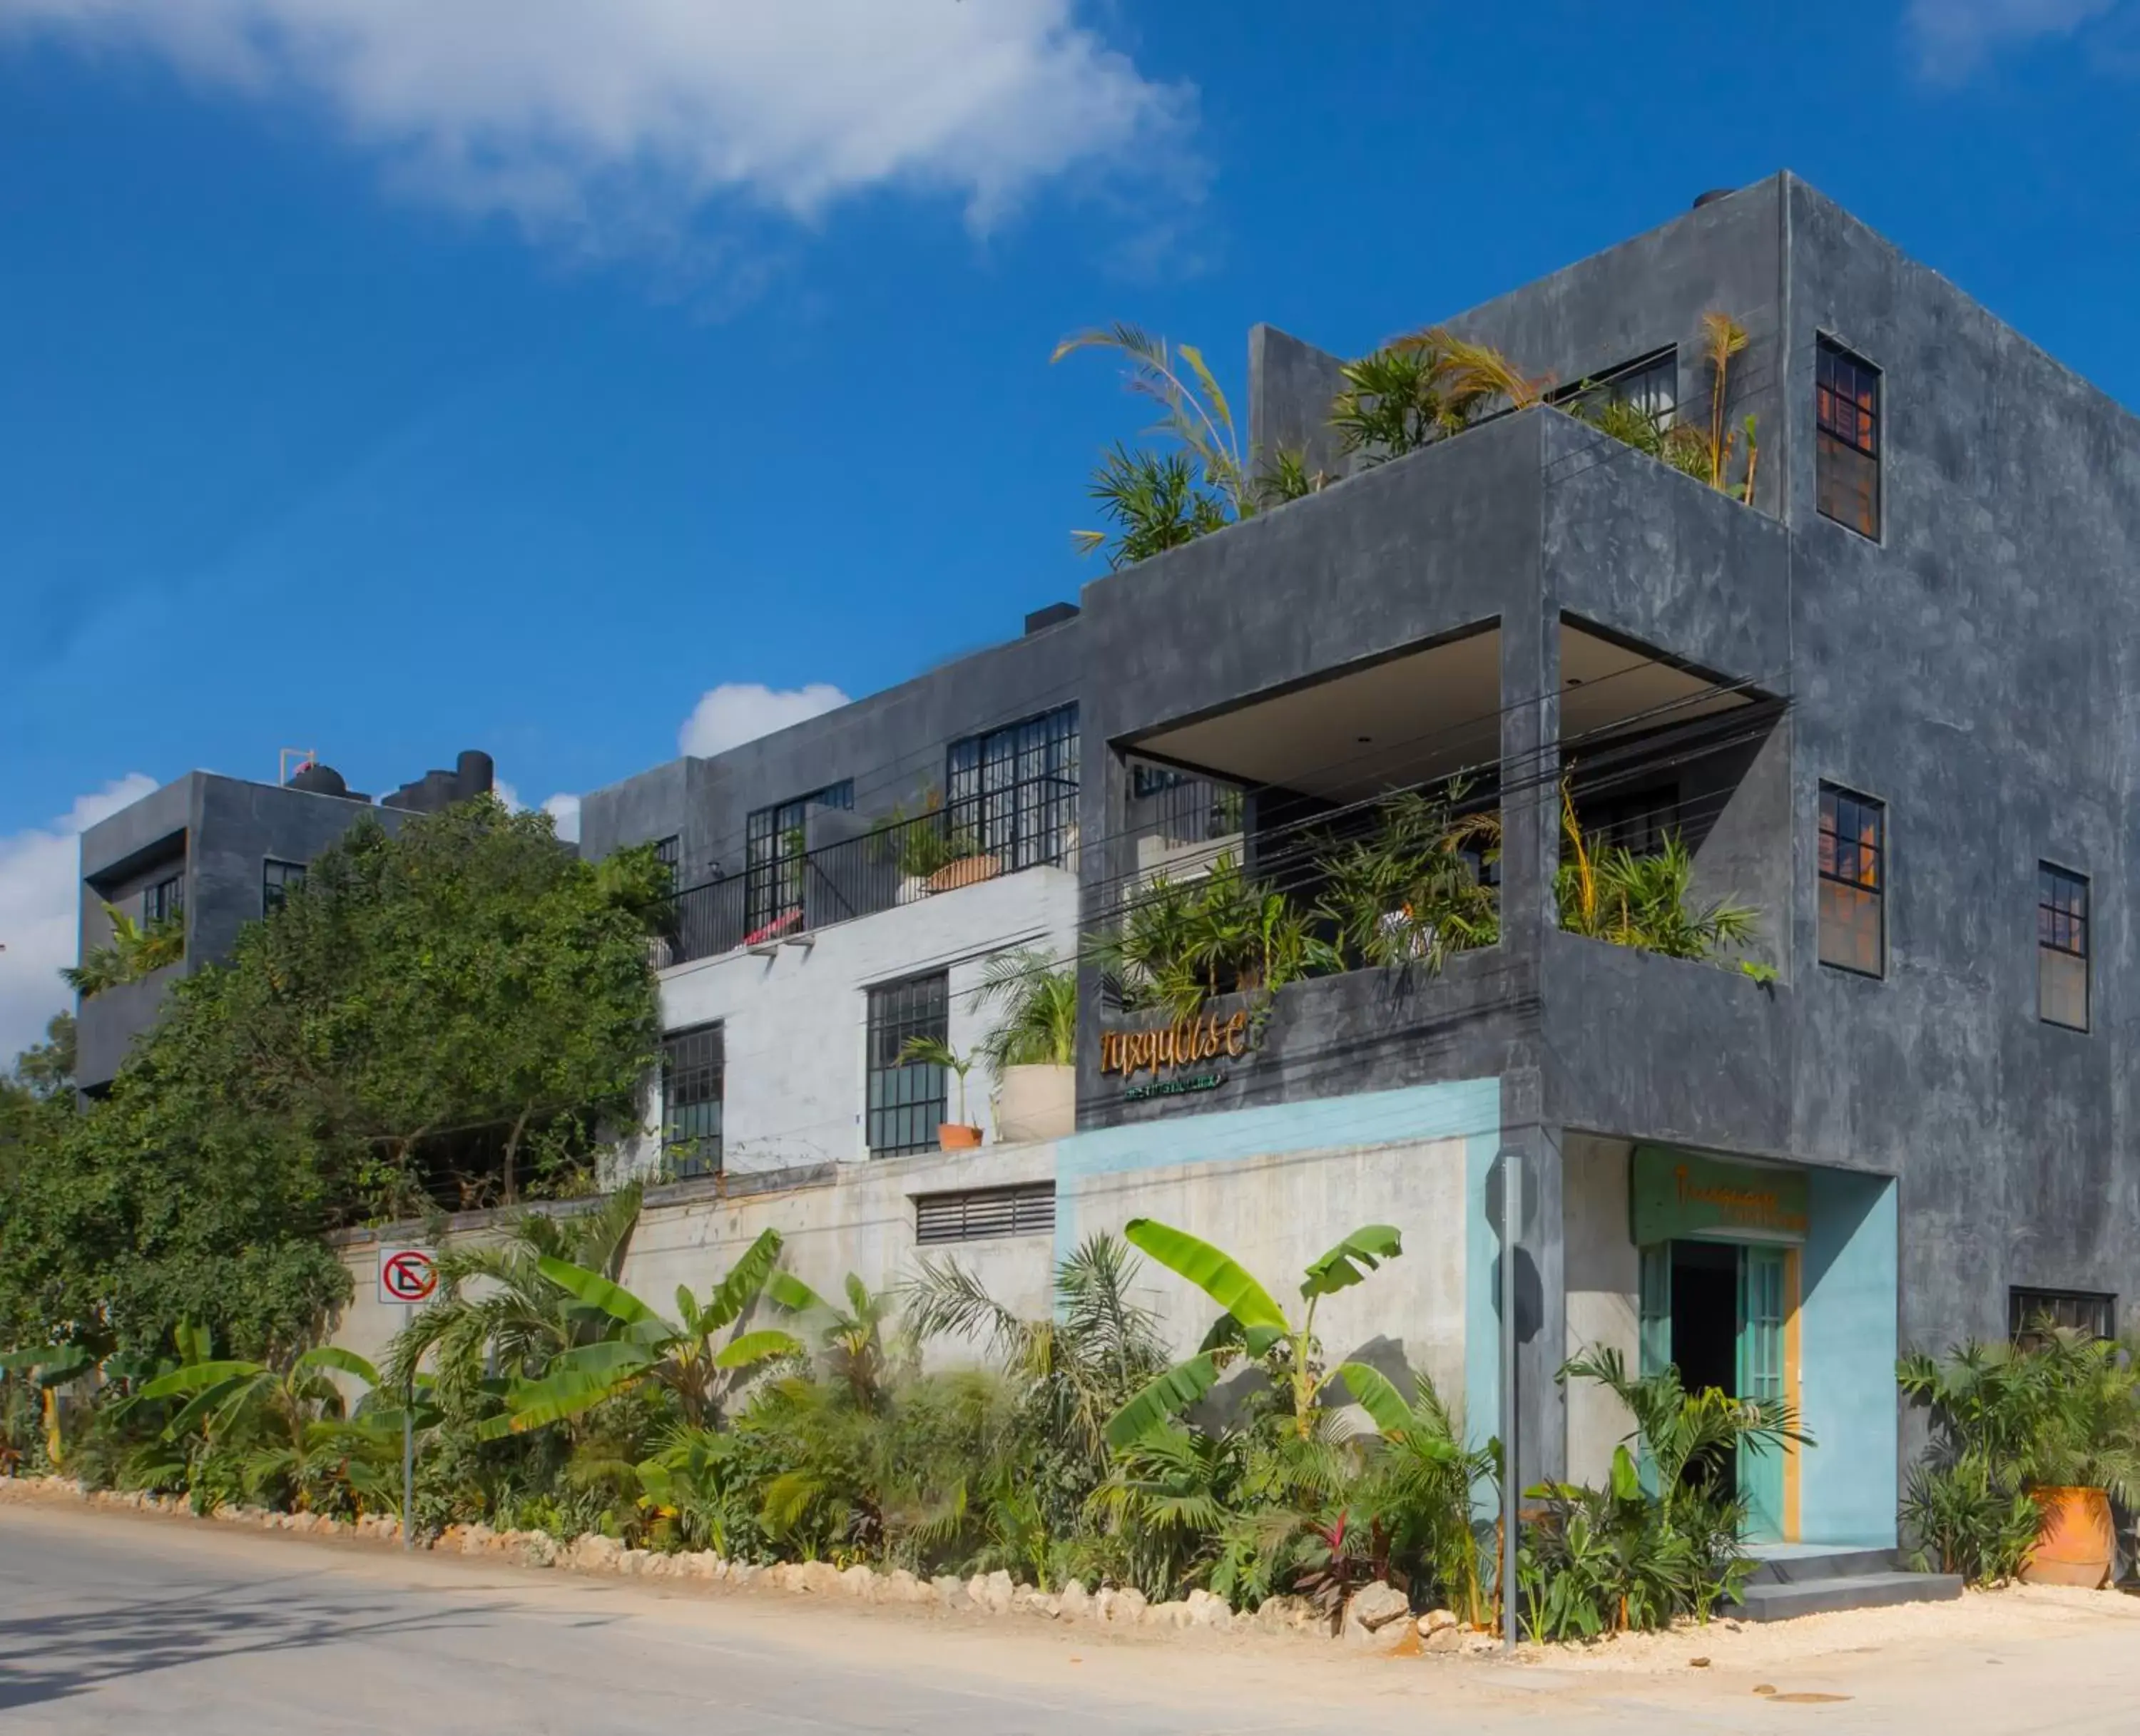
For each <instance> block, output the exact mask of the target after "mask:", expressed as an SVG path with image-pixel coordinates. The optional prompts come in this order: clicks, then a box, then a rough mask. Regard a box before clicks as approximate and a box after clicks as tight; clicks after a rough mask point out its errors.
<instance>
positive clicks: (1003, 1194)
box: [914, 1181, 1055, 1247]
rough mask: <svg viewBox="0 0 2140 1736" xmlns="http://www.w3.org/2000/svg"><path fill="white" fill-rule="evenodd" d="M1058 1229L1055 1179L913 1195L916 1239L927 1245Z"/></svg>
mask: <svg viewBox="0 0 2140 1736" xmlns="http://www.w3.org/2000/svg"><path fill="white" fill-rule="evenodd" d="M1054 1233H1055V1184H1054V1183H1053V1182H1052V1181H1036V1182H1030V1183H1023V1184H1019V1185H1018V1186H1016V1187H1004V1188H972V1189H968V1190H967V1191H965V1192H964V1193H960V1194H917V1195H915V1200H914V1239H915V1241H916V1242H919V1243H921V1244H922V1246H924V1247H928V1246H930V1244H931V1243H941V1242H980V1241H985V1240H988V1239H989V1238H991V1237H995V1236H1051V1235H1053V1234H1054Z"/></svg>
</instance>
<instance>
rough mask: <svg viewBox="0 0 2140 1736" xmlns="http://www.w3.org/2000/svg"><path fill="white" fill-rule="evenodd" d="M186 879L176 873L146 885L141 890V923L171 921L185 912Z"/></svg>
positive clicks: (146, 924) (145, 925)
mask: <svg viewBox="0 0 2140 1736" xmlns="http://www.w3.org/2000/svg"><path fill="white" fill-rule="evenodd" d="M185 908H186V880H185V876H184V875H182V874H174V875H169V876H167V877H166V878H164V879H163V880H158V881H156V882H155V884H154V885H149V886H145V887H144V888H142V890H141V925H142V927H144V928H146V927H148V926H149V924H151V923H155V922H170V921H174V920H175V919H177V918H179V916H182V915H184V914H185Z"/></svg>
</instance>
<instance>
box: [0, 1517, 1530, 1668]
mask: <svg viewBox="0 0 2140 1736" xmlns="http://www.w3.org/2000/svg"><path fill="white" fill-rule="evenodd" d="M54 1497H58V1498H72V1499H73V1500H76V1501H78V1502H80V1503H82V1504H83V1505H85V1506H88V1507H98V1508H116V1509H124V1510H131V1511H134V1512H138V1513H163V1514H167V1515H170V1516H173V1517H176V1518H194V1519H199V1518H200V1517H201V1516H200V1515H199V1514H197V1513H194V1510H193V1506H192V1503H190V1502H189V1501H188V1500H187V1499H186V1498H185V1497H184V1496H182V1495H155V1494H150V1493H145V1492H144V1491H140V1490H136V1491H132V1492H126V1493H122V1492H120V1491H118V1490H114V1489H96V1490H91V1489H86V1488H83V1487H82V1485H81V1483H80V1482H79V1481H77V1480H76V1479H73V1478H70V1477H0V1501H22V1500H37V1499H40V1498H42V1499H50V1498H54ZM208 1517H209V1518H210V1519H212V1520H214V1521H215V1522H216V1523H221V1524H228V1525H244V1526H249V1527H251V1528H254V1529H256V1530H261V1531H289V1532H297V1534H299V1535H300V1536H303V1537H344V1538H350V1539H353V1540H356V1541H358V1542H371V1543H382V1544H387V1545H392V1546H395V1547H398V1546H399V1545H400V1540H401V1527H400V1521H399V1520H397V1519H395V1518H392V1517H391V1516H389V1515H384V1514H380V1515H373V1516H371V1517H368V1518H361V1519H357V1520H354V1521H350V1520H339V1519H330V1518H321V1516H320V1515H318V1514H317V1513H274V1512H271V1511H269V1510H268V1509H267V1508H259V1507H218V1508H216V1509H214V1512H213V1513H210V1514H209V1516H208ZM420 1547H423V1548H425V1549H427V1550H429V1551H431V1552H434V1553H436V1554H449V1555H454V1554H457V1555H474V1556H489V1557H496V1558H498V1559H501V1560H503V1561H507V1562H511V1563H513V1565H514V1566H517V1567H550V1568H556V1569H559V1570H561V1571H563V1572H572V1573H584V1574H596V1575H608V1576H614V1577H624V1578H636V1579H682V1580H697V1581H699V1582H705V1583H709V1584H714V1585H725V1586H737V1587H744V1586H751V1587H759V1588H766V1589H770V1590H773V1591H787V1592H789V1593H791V1594H799V1595H802V1596H818V1597H845V1598H848V1599H852V1600H853V1601H856V1602H861V1603H884V1604H906V1605H910V1606H915V1607H917V1608H934V1609H939V1610H943V1611H951V1612H964V1613H967V1614H979V1615H985V1616H1010V1615H1023V1616H1036V1617H1039V1618H1041V1619H1043V1620H1047V1621H1073V1622H1077V1623H1080V1624H1084V1625H1090V1626H1097V1627H1105V1628H1113V1629H1117V1630H1126V1629H1135V1630H1136V1631H1139V1632H1141V1633H1164V1634H1180V1635H1204V1634H1263V1635H1293V1636H1297V1637H1298V1638H1300V1639H1303V1640H1309V1641H1320V1642H1322V1643H1323V1644H1325V1645H1351V1646H1354V1647H1360V1648H1364V1649H1367V1650H1374V1651H1379V1652H1393V1651H1400V1650H1401V1651H1418V1652H1420V1653H1421V1654H1422V1655H1432V1654H1446V1653H1450V1652H1455V1651H1462V1652H1468V1653H1488V1652H1495V1651H1498V1650H1499V1640H1497V1639H1495V1636H1494V1635H1491V1634H1486V1633H1479V1632H1475V1631H1462V1630H1460V1626H1459V1624H1458V1622H1457V1620H1456V1617H1455V1616H1453V1615H1450V1613H1449V1612H1448V1611H1445V1610H1437V1611H1433V1612H1432V1613H1431V1615H1426V1616H1421V1617H1420V1618H1419V1620H1418V1622H1417V1625H1416V1630H1415V1626H1414V1623H1413V1622H1412V1621H1410V1620H1409V1619H1407V1620H1403V1621H1399V1620H1396V1619H1395V1616H1396V1615H1398V1614H1402V1615H1405V1616H1407V1617H1408V1616H1409V1615H1410V1611H1409V1610H1401V1611H1400V1610H1397V1609H1396V1608H1395V1606H1394V1605H1391V1597H1390V1596H1388V1595H1385V1596H1380V1597H1377V1598H1375V1599H1373V1600H1371V1601H1372V1602H1373V1603H1374V1605H1375V1608H1374V1609H1373V1611H1372V1613H1371V1614H1369V1615H1368V1616H1367V1619H1366V1620H1365V1621H1362V1620H1361V1619H1359V1617H1358V1616H1356V1615H1355V1613H1354V1611H1352V1610H1350V1609H1348V1610H1347V1620H1346V1621H1344V1622H1343V1623H1342V1624H1341V1626H1340V1631H1338V1633H1337V1634H1334V1635H1333V1633H1332V1632H1331V1631H1330V1627H1329V1623H1328V1621H1327V1620H1325V1618H1323V1616H1320V1615H1318V1613H1317V1612H1316V1611H1315V1610H1314V1609H1313V1606H1310V1605H1309V1604H1308V1601H1306V1600H1305V1599H1304V1598H1299V1597H1271V1598H1266V1599H1265V1600H1264V1602H1263V1604H1262V1605H1261V1606H1259V1608H1258V1609H1256V1610H1255V1611H1253V1612H1243V1611H1235V1610H1234V1609H1233V1608H1232V1607H1230V1606H1229V1605H1228V1604H1227V1602H1226V1601H1225V1599H1224V1598H1222V1597H1217V1596H1213V1595H1212V1594H1211V1593H1210V1592H1209V1591H1203V1590H1197V1591H1191V1592H1190V1594H1189V1595H1188V1596H1186V1597H1185V1598H1181V1599H1180V1600H1178V1601H1173V1602H1168V1603H1152V1602H1150V1601H1147V1600H1146V1597H1145V1595H1144V1593H1143V1592H1141V1591H1137V1590H1136V1589H1135V1588H1133V1587H1129V1586H1123V1587H1115V1586H1106V1587H1102V1588H1101V1589H1100V1590H1097V1591H1090V1590H1087V1588H1086V1587H1085V1586H1082V1585H1081V1584H1079V1583H1078V1582H1076V1581H1074V1580H1073V1581H1072V1582H1070V1583H1069V1584H1068V1585H1066V1586H1063V1588H1062V1589H1061V1590H1060V1591H1041V1590H1040V1589H1038V1587H1037V1586H1029V1585H1021V1584H1019V1583H1018V1582H1017V1581H1015V1580H1014V1579H1013V1578H1012V1577H1010V1575H1009V1573H1007V1572H1003V1571H1002V1570H1000V1569H999V1570H998V1571H997V1572H994V1573H989V1574H985V1575H984V1574H979V1573H976V1574H974V1576H973V1577H971V1578H970V1579H964V1580H962V1579H959V1578H957V1577H953V1576H951V1575H948V1574H947V1575H943V1576H940V1577H937V1578H935V1579H921V1578H919V1577H916V1576H915V1575H914V1574H912V1573H910V1572H908V1571H907V1570H906V1568H904V1567H895V1568H893V1569H891V1571H890V1572H878V1571H877V1570H876V1568H874V1567H866V1566H863V1565H861V1564H860V1563H857V1564H856V1565H855V1566H854V1567H848V1568H846V1569H844V1570H843V1569H842V1568H839V1567H834V1566H833V1565H832V1563H831V1562H779V1563H777V1564H775V1565H773V1566H771V1567H764V1566H760V1565H759V1564H758V1563H756V1562H739V1561H729V1560H726V1559H725V1558H724V1557H722V1556H720V1555H719V1554H717V1553H716V1552H714V1551H713V1550H710V1549H701V1550H683V1551H679V1552H674V1553H670V1552H663V1551H660V1550H653V1549H627V1548H626V1547H625V1546H624V1545H623V1544H622V1543H621V1542H618V1541H617V1539H616V1538H615V1537H601V1536H597V1535H596V1534H594V1533H591V1532H590V1533H588V1534H587V1535H584V1536H582V1537H575V1538H574V1539H573V1540H572V1542H569V1543H561V1542H558V1541H557V1538H555V1537H552V1536H551V1535H550V1533H549V1532H546V1531H493V1530H492V1529H491V1528H490V1527H489V1526H488V1525H484V1524H474V1525H449V1526H448V1527H447V1528H445V1530H444V1531H443V1532H439V1535H438V1536H436V1537H431V1538H429V1539H425V1540H421V1542H420ZM1365 1590H1366V1591H1375V1592H1381V1593H1383V1594H1389V1590H1390V1588H1389V1587H1387V1586H1369V1587H1367V1588H1365ZM1385 1605H1390V1607H1388V1608H1385V1607H1383V1606H1385ZM1450 1635H1456V1636H1457V1640H1456V1641H1454V1642H1453V1641H1452V1640H1451V1638H1450ZM1421 1641H1425V1642H1426V1643H1425V1644H1424V1645H1422V1644H1421ZM1459 1642H1460V1643H1459Z"/></svg>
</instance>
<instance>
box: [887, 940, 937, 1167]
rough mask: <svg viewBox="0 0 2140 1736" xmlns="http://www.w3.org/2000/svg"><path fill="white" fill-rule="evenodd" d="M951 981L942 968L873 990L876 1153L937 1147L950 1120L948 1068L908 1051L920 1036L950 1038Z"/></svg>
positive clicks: (899, 1153)
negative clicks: (914, 1058) (940, 1131)
mask: <svg viewBox="0 0 2140 1736" xmlns="http://www.w3.org/2000/svg"><path fill="white" fill-rule="evenodd" d="M950 1005H951V996H950V978H948V977H947V976H946V975H945V973H944V972H942V971H940V970H939V971H934V972H931V973H930V974H929V975H927V976H920V977H909V978H906V980H905V981H903V982H899V983H886V984H884V986H883V987H881V988H872V989H871V990H870V992H869V1076H868V1085H867V1087H866V1089H867V1101H866V1111H867V1115H866V1120H867V1121H868V1125H869V1149H870V1155H871V1157H901V1156H904V1155H906V1154H907V1153H909V1152H913V1151H933V1150H935V1149H936V1130H937V1129H938V1128H939V1127H940V1126H941V1125H943V1124H944V1121H945V1119H946V1112H945V1090H944V1085H945V1080H944V1069H943V1068H942V1067H939V1066H937V1065H936V1064H935V1062H927V1061H911V1060H908V1059H906V1048H907V1045H908V1044H909V1043H910V1042H913V1041H914V1039H915V1037H927V1038H930V1039H932V1040H934V1041H935V1042H949V1041H950V1035H951V1025H950Z"/></svg>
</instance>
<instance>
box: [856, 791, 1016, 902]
mask: <svg viewBox="0 0 2140 1736" xmlns="http://www.w3.org/2000/svg"><path fill="white" fill-rule="evenodd" d="M885 830H886V831H887V832H888V833H891V834H892V835H893V836H896V839H897V842H896V844H895V845H894V846H893V848H894V850H895V851H896V855H897V859H898V863H899V879H900V886H899V902H900V903H901V904H911V903H913V902H914V901H915V900H916V899H918V898H925V897H927V896H929V895H930V894H931V893H935V892H949V891H951V890H955V888H957V887H960V886H969V885H973V884H974V882H976V881H978V880H993V879H994V878H995V876H996V875H998V874H999V872H1001V871H1002V866H1003V865H1002V864H1001V863H1000V862H999V861H997V860H996V858H995V857H994V856H987V855H984V854H983V852H982V850H981V846H980V841H979V840H978V839H977V838H976V837H975V836H974V834H973V831H972V830H971V829H970V828H969V827H967V826H951V825H950V824H948V823H947V822H946V821H945V817H944V797H943V796H942V794H941V793H940V792H937V791H935V790H931V791H930V792H929V796H928V799H927V801H926V802H925V805H924V806H923V808H922V811H921V812H920V814H918V815H916V816H915V817H914V818H912V819H908V818H907V817H906V815H905V814H904V813H902V812H900V811H899V810H898V809H894V810H893V811H892V817H891V819H890V820H888V821H886V823H885Z"/></svg>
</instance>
